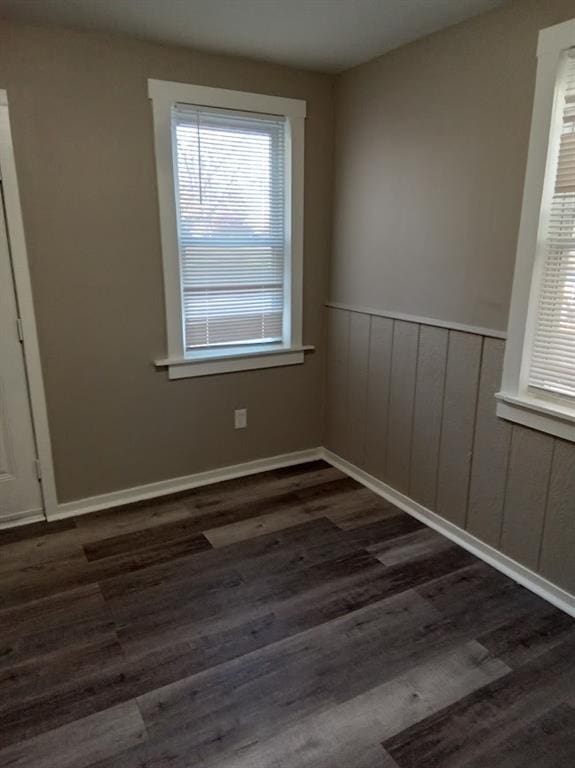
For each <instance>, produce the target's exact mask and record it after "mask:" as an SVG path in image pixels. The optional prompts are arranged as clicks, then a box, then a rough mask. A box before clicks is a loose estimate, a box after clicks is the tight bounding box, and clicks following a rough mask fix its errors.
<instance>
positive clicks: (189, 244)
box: [149, 80, 308, 378]
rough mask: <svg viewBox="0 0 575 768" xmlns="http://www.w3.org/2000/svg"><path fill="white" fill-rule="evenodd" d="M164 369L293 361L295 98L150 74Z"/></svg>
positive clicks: (297, 324) (298, 355)
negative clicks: (162, 78) (160, 78)
mask: <svg viewBox="0 0 575 768" xmlns="http://www.w3.org/2000/svg"><path fill="white" fill-rule="evenodd" d="M149 95H150V98H151V100H152V106H153V116H154V129H155V144H156V164H157V176H158V193H159V204H160V223H161V234H162V252H163V262H164V283H165V294H166V319H167V337H168V354H167V357H166V358H165V359H161V360H159V361H156V363H157V365H159V366H166V367H167V368H168V370H169V374H170V377H171V378H182V377H187V376H198V375H207V374H214V373H225V372H229V371H237V370H249V369H253V368H262V367H272V366H274V367H275V366H278V365H290V364H294V363H301V362H303V358H304V352H305V351H306V349H308V348H307V347H304V346H303V344H302V301H301V283H302V266H303V265H302V259H303V156H304V155H303V140H304V132H303V123H304V117H305V103H304V102H301V101H298V100H294V99H283V98H279V97H273V96H265V95H259V94H251V93H244V92H240V91H228V90H221V89H215V88H205V87H202V86H192V85H185V84H180V83H168V82H163V81H157V80H151V81H149Z"/></svg>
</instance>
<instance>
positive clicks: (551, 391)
mask: <svg viewBox="0 0 575 768" xmlns="http://www.w3.org/2000/svg"><path fill="white" fill-rule="evenodd" d="M537 55H538V66H537V83H536V91H535V103H534V109H533V119H532V124H531V138H530V145H529V158H528V163H527V173H526V178H525V190H524V195H523V209H522V215H521V225H520V230H519V242H518V249H517V262H516V268H515V278H514V284H513V296H512V302H511V313H510V318H509V333H508V341H507V347H506V352H505V364H504V371H503V382H502V387H501V392H500V393H499V394H498V395H497V397H498V400H499V403H498V406H497V413H498V415H499V416H502V417H503V418H507V419H510V420H512V421H516V422H518V423H520V424H523V425H525V426H528V427H532V428H535V429H539V430H542V431H545V432H549V433H551V434H553V435H556V436H557V437H562V438H564V439H567V440H575V21H570V22H566V23H565V24H560V25H557V26H555V27H550V28H549V29H546V30H543V31H542V32H541V33H540V35H539V45H538V54H537Z"/></svg>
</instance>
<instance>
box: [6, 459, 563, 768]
mask: <svg viewBox="0 0 575 768" xmlns="http://www.w3.org/2000/svg"><path fill="white" fill-rule="evenodd" d="M0 766H2V768H7V767H8V766H11V767H14V766H17V767H18V768H24V767H25V768H87V767H88V766H90V767H91V768H112V767H113V768H136V767H139V768H193V767H195V766H202V768H203V767H204V766H205V767H206V768H208V767H210V766H218V768H272V766H273V767H274V768H291V767H292V766H293V767H294V768H391V767H395V768H397V766H399V767H400V768H432V767H433V766H442V767H444V766H445V767H447V766H450V767H451V766H473V768H479V767H484V766H489V768H492V767H494V766H496V767H497V768H510V767H511V766H514V767H515V766H529V768H557V767H558V766H575V621H573V620H572V619H570V618H569V617H567V616H566V615H565V614H563V613H561V612H560V611H558V610H556V609H554V608H553V607H552V606H550V605H549V604H547V603H546V602H544V601H543V600H540V599H539V598H537V597H536V596H534V595H533V594H531V593H530V592H528V591H527V590H525V589H523V588H521V587H519V586H518V585H516V584H515V583H514V582H512V581H510V580H509V579H507V578H505V577H504V576H502V575H501V574H500V573H498V572H497V571H495V570H493V569H492V568H490V567H489V566H487V565H485V564H484V563H482V562H480V561H478V560H477V559H475V558H474V557H472V556H471V555H469V554H468V553H466V552H465V551H464V550H462V549H460V548H459V547H457V546H455V545H453V544H451V543H450V542H449V541H447V540H446V539H444V538H442V537H441V536H439V535H438V534H436V533H434V532H432V531H431V530H429V529H428V528H426V527H424V526H423V525H421V524H420V523H418V522H417V521H415V520H414V519H412V518H411V517H409V516H407V515H405V514H403V513H402V512H400V511H399V510H397V509H396V508H394V507H392V506H390V505H389V504H386V503H385V502H383V501H382V500H381V499H379V498H378V497H376V496H375V495H374V494H372V493H371V492H369V491H368V490H366V489H364V488H362V487H361V486H359V485H358V484H357V483H355V482H354V481H352V480H350V479H348V478H346V477H344V476H343V475H342V474H341V473H339V472H338V471H337V470H335V469H333V468H331V467H329V466H327V465H326V464H324V463H321V462H315V463H311V464H306V465H302V466H299V467H293V468H289V469H283V470H277V471H274V472H269V473H266V474H261V475H255V476H252V477H249V478H243V479H240V480H233V481H230V482H226V483H221V484H218V485H213V486H209V487H204V488H200V489H197V490H195V491H193V492H190V493H187V494H185V495H180V496H177V497H171V498H164V499H161V500H157V501H155V502H153V503H148V502H147V503H145V504H139V505H135V506H132V507H130V508H124V509H121V510H120V509H118V510H113V511H109V512H102V513H97V514H93V515H87V516H84V517H78V518H76V519H71V520H66V521H63V522H57V523H53V524H50V525H48V524H38V525H31V526H27V527H25V528H19V529H12V530H7V531H3V532H0Z"/></svg>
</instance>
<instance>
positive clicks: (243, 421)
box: [234, 408, 248, 429]
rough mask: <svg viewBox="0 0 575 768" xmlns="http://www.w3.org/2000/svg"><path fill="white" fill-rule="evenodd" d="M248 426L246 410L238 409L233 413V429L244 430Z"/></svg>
mask: <svg viewBox="0 0 575 768" xmlns="http://www.w3.org/2000/svg"><path fill="white" fill-rule="evenodd" d="M247 426H248V411H247V408H238V409H236V410H235V411H234V429H245V428H246V427H247Z"/></svg>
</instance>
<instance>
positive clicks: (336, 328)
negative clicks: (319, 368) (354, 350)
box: [325, 309, 350, 456]
mask: <svg viewBox="0 0 575 768" xmlns="http://www.w3.org/2000/svg"><path fill="white" fill-rule="evenodd" d="M349 326H350V313H349V312H346V311H344V310H340V309H330V310H328V341H327V361H326V384H327V386H326V395H327V409H326V429H325V433H326V445H327V446H328V447H329V448H331V450H333V451H335V452H336V453H338V454H340V455H341V456H345V455H347V424H348V418H347V416H348V407H347V403H348V393H347V386H348V375H347V368H348V353H349Z"/></svg>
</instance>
